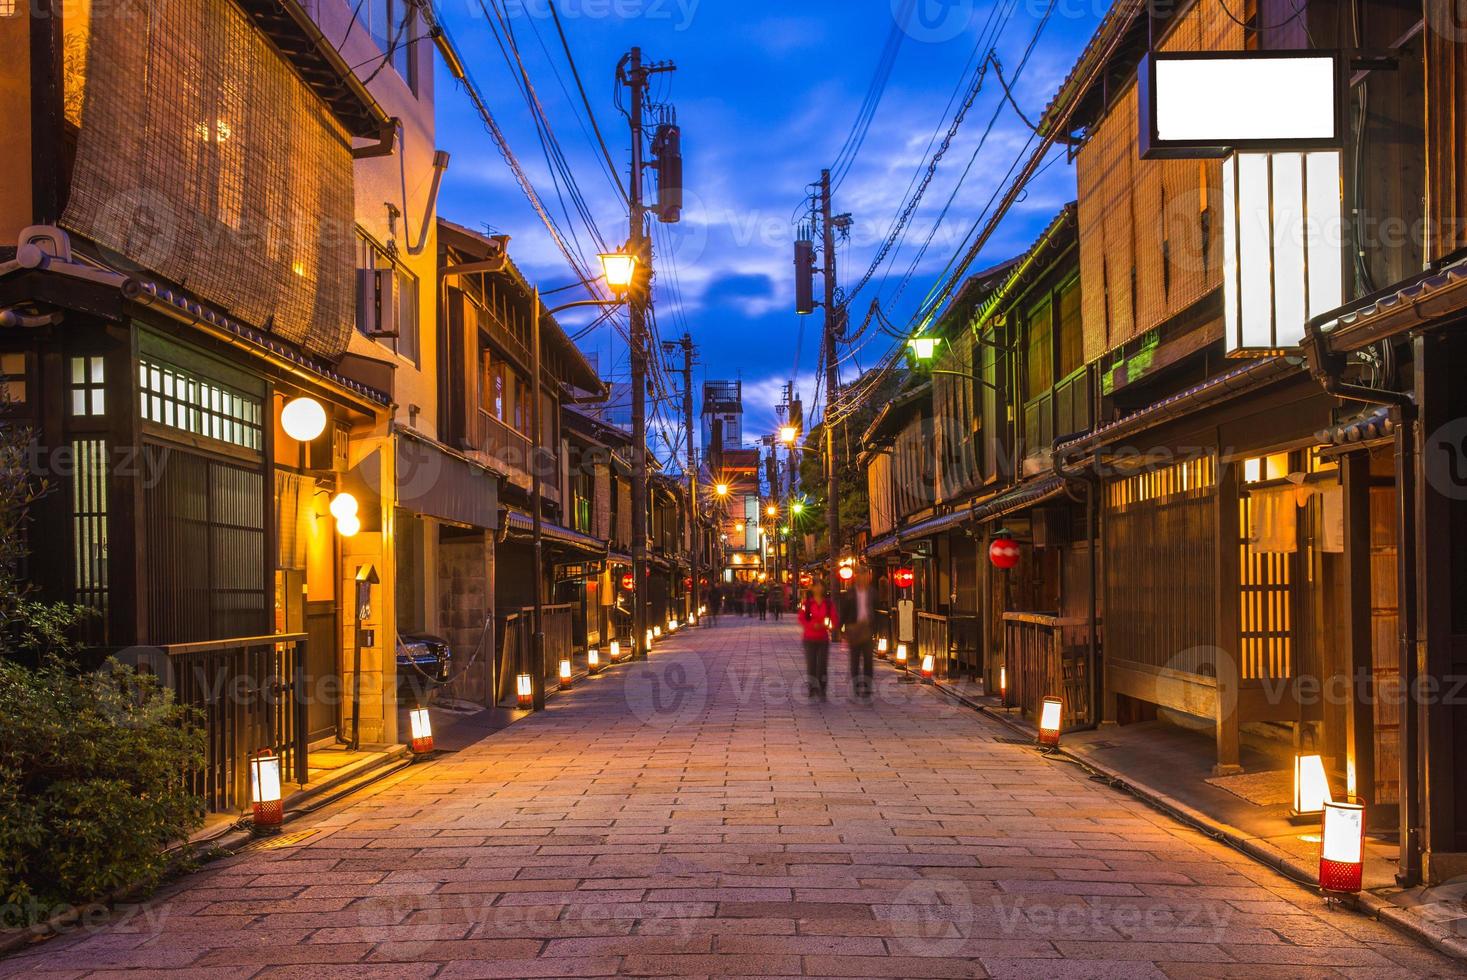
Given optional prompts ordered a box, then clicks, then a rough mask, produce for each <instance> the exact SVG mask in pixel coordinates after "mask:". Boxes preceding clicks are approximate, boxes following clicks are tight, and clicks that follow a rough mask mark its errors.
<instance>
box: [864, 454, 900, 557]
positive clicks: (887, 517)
mask: <svg viewBox="0 0 1467 980" xmlns="http://www.w3.org/2000/svg"><path fill="white" fill-rule="evenodd" d="M866 496H867V501H868V504H869V508H870V512H871V535H872V537H880V536H881V535H883V534H886V533H888V532H890V531H891V529H892V528H893V527H895V526H896V521H895V519H894V515H893V514H892V508H891V454H890V453H876V454H875V455H873V456H872V457H871V465H869V466H868V467H866Z"/></svg>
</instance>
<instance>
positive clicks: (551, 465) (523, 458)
mask: <svg viewBox="0 0 1467 980" xmlns="http://www.w3.org/2000/svg"><path fill="white" fill-rule="evenodd" d="M468 443H469V446H470V447H471V451H470V454H471V455H475V456H479V457H484V458H486V459H487V460H493V461H494V462H496V463H498V464H500V465H502V466H504V467H507V468H509V469H511V470H514V471H516V472H519V473H522V474H524V475H525V477H526V478H528V477H529V476H530V472H531V471H530V466H531V463H532V460H531V458H530V450H531V446H530V439H529V437H528V436H526V435H524V434H523V433H522V432H520V431H519V430H517V429H515V428H514V427H513V426H511V425H509V424H507V423H505V422H503V421H501V420H500V419H498V418H496V417H495V416H493V415H491V414H490V413H489V412H486V411H484V410H483V409H482V408H478V407H475V408H473V409H471V410H470V412H469V432H468ZM540 455H541V457H542V459H543V463H542V466H543V469H542V470H541V472H540V480H541V487H540V491H541V493H543V494H544V495H545V499H547V500H550V501H555V502H558V501H559V500H560V456H559V454H558V453H556V452H555V450H554V449H553V448H552V447H550V446H545V447H542V449H541V450H540Z"/></svg>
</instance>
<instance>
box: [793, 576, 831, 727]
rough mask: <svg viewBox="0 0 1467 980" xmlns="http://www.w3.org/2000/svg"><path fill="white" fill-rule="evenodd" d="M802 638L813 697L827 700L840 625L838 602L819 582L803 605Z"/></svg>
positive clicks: (801, 613) (801, 612) (813, 585)
mask: <svg viewBox="0 0 1467 980" xmlns="http://www.w3.org/2000/svg"><path fill="white" fill-rule="evenodd" d="M796 618H797V619H799V621H800V636H801V639H802V640H803V641H804V645H805V674H806V676H807V677H809V679H810V697H811V698H819V699H820V700H821V701H824V700H825V684H826V680H827V675H828V673H829V669H830V637H831V634H832V633H834V632H835V630H836V629H837V628H838V627H839V626H840V624H839V623H838V622H837V620H836V611H835V603H833V602H831V601H830V600H829V599H827V598H826V597H825V583H824V582H821V581H820V580H819V579H816V580H815V582H814V584H812V585H811V586H810V593H809V595H807V596H806V597H805V600H804V601H803V602H801V603H800V609H799V614H798V616H797V617H796Z"/></svg>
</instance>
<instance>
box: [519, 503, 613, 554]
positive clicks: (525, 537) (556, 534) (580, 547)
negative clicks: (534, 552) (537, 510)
mask: <svg viewBox="0 0 1467 980" xmlns="http://www.w3.org/2000/svg"><path fill="white" fill-rule="evenodd" d="M534 534H535V520H534V518H532V517H531V516H530V515H529V514H526V513H524V512H523V511H518V510H510V509H508V508H506V509H505V511H504V537H505V539H506V540H514V541H529V540H532V539H533V538H534ZM540 539H541V540H542V541H543V542H545V543H546V544H548V545H552V546H554V547H558V548H568V549H570V550H572V551H577V552H580V553H582V554H585V555H589V556H591V557H593V558H604V557H606V542H605V541H602V540H601V539H600V538H593V537H591V535H589V534H582V533H581V532H580V531H572V530H571V529H570V528H568V527H561V526H560V525H559V524H555V523H552V522H551V521H541V522H540Z"/></svg>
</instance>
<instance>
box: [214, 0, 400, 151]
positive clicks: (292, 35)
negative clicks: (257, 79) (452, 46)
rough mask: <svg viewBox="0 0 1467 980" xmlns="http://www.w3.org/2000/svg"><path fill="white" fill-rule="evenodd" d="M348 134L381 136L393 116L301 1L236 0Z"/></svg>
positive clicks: (380, 137)
mask: <svg viewBox="0 0 1467 980" xmlns="http://www.w3.org/2000/svg"><path fill="white" fill-rule="evenodd" d="M235 2H236V3H238V4H239V6H240V8H241V9H242V10H244V12H245V13H246V14H247V15H249V17H250V19H251V20H253V21H254V22H255V26H256V27H258V28H259V29H260V31H261V32H262V33H263V34H264V35H265V36H266V37H268V38H269V39H270V42H271V43H272V44H274V45H275V47H276V48H277V49H278V50H279V51H280V53H281V54H282V55H284V56H285V58H286V60H288V61H289V62H290V63H291V65H292V66H293V67H294V68H295V70H296V72H297V74H299V75H300V77H301V80H302V81H304V82H305V83H306V85H307V86H308V87H309V88H310V89H311V91H313V92H315V93H316V95H317V97H319V98H320V99H321V101H322V102H324V103H325V104H326V105H327V106H328V107H329V108H330V109H331V113H332V115H334V116H335V117H336V119H337V120H338V121H339V122H340V123H341V125H342V127H343V128H344V129H345V130H346V131H347V133H349V134H350V135H352V136H354V137H357V138H359V139H382V138H384V136H386V135H387V134H389V133H390V132H391V131H392V128H393V120H392V118H391V117H390V116H388V115H387V112H386V111H385V110H384V109H383V108H382V107H381V106H380V105H378V103H377V100H376V99H375V98H374V97H373V96H372V94H371V93H370V92H368V91H367V87H366V86H365V85H363V84H362V82H361V79H359V78H357V76H356V73H355V72H353V71H352V70H351V66H350V65H348V64H347V63H346V59H344V58H342V56H341V53H340V52H339V51H337V50H336V48H335V47H333V46H332V44H331V42H330V41H329V40H327V38H326V36H325V35H324V34H322V33H321V29H320V28H319V27H317V26H316V22H315V21H314V20H312V19H311V15H310V14H308V13H307V12H306V11H305V8H304V7H302V6H301V5H300V3H299V2H298V0H235Z"/></svg>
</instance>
